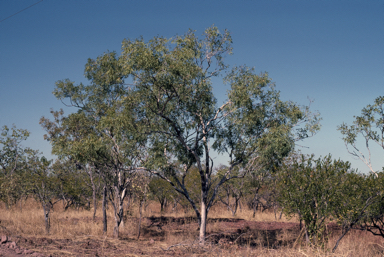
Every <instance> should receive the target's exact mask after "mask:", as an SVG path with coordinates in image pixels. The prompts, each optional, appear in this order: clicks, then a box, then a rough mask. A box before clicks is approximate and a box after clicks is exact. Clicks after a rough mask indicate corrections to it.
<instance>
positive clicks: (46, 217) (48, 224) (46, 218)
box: [41, 202, 51, 234]
mask: <svg viewBox="0 0 384 257" xmlns="http://www.w3.org/2000/svg"><path fill="white" fill-rule="evenodd" d="M41 205H42V206H43V211H44V223H45V233H47V234H49V230H50V228H51V221H50V217H49V212H50V207H49V206H47V205H46V204H45V203H44V202H42V203H41Z"/></svg>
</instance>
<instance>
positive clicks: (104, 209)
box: [102, 185, 107, 234]
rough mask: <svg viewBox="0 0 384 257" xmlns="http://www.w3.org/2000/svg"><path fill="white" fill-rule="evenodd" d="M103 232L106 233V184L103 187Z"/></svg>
mask: <svg viewBox="0 0 384 257" xmlns="http://www.w3.org/2000/svg"><path fill="white" fill-rule="evenodd" d="M102 205H103V207H102V208H103V233H104V234H107V206H106V205H107V186H106V185H105V186H104V187H103V203H102Z"/></svg>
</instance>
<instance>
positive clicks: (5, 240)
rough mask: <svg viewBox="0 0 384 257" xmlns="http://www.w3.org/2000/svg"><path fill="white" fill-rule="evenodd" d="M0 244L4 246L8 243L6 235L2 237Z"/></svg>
mask: <svg viewBox="0 0 384 257" xmlns="http://www.w3.org/2000/svg"><path fill="white" fill-rule="evenodd" d="M0 242H1V244H5V243H6V242H8V237H7V236H6V235H2V236H1V241H0Z"/></svg>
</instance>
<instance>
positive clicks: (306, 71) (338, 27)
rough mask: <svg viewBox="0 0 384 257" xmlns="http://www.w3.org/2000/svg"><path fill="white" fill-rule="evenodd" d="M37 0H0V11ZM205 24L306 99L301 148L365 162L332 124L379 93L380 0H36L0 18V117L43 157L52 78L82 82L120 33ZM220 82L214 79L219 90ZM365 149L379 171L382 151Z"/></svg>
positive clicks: (383, 16) (383, 53) (383, 38)
mask: <svg viewBox="0 0 384 257" xmlns="http://www.w3.org/2000/svg"><path fill="white" fill-rule="evenodd" d="M38 1H39V0H17V1H16V0H0V20H3V19H6V18H7V17H9V16H11V15H13V14H15V13H17V12H19V11H21V10H23V9H24V8H27V7H29V6H31V5H33V4H35V3H37V2H38ZM212 24H215V25H216V26H217V27H218V28H219V29H222V30H223V29H228V30H229V31H231V33H232V37H233V41H234V44H233V47H234V51H233V53H234V54H233V55H232V56H229V57H228V58H227V61H228V63H229V64H231V65H243V64H246V65H248V66H252V67H255V69H256V71H260V72H264V71H267V72H268V73H269V75H270V77H271V78H272V79H273V81H274V82H275V83H276V86H277V89H279V90H280V91H281V96H282V98H283V99H284V100H293V101H295V102H297V103H300V104H308V100H307V97H310V98H311V99H314V100H315V102H314V103H313V104H312V108H313V110H318V111H319V112H320V113H321V115H322V117H323V121H322V129H321V131H320V132H319V133H318V134H317V135H316V136H315V137H313V138H311V139H308V140H306V141H304V142H302V144H303V145H305V146H307V147H309V148H308V149H303V151H304V152H306V153H314V154H315V155H316V156H320V155H321V156H324V155H327V154H328V153H331V154H332V155H333V157H334V158H341V159H343V160H345V161H350V162H352V164H353V167H356V168H359V169H360V170H362V171H366V170H367V168H366V167H365V166H364V164H362V163H361V162H360V161H358V160H354V159H352V158H351V157H350V156H349V155H348V153H347V151H346V149H345V146H344V143H343V141H342V140H341V134H340V133H339V132H338V131H337V130H336V128H337V126H338V125H340V124H341V123H342V122H346V123H349V124H351V123H352V121H353V115H359V114H360V111H361V109H362V108H363V107H365V106H366V105H368V104H370V103H372V102H373V100H374V99H375V98H376V97H377V96H379V95H384V91H383V89H384V88H383V79H384V1H382V0H381V1H376V0H369V1H353V0H348V1H343V0H339V1H327V0H322V1H309V0H292V1H283V0H281V1H274V0H264V1H257V0H254V1H250V0H249V1H225V0H224V1H223V0H217V1H209V0H205V1H176V0H174V1H167V0H162V1H145V0H144V1H139V0H135V1H134V0H131V1H128V0H126V1H123V0H111V1H106V0H105V1H102V0H98V1H97V0H92V1H91V0H65V1H59V0H44V1H42V2H39V3H38V4H36V5H34V6H32V7H30V8H28V9H26V10H24V11H22V12H20V13H18V14H16V15H14V16H12V17H10V18H8V19H6V20H3V21H1V22H0V126H1V127H2V126H3V125H12V124H15V125H16V126H17V127H18V128H25V129H28V130H29V131H31V133H32V134H31V137H30V139H29V140H28V141H27V142H26V143H25V144H24V145H26V146H30V147H32V148H34V149H40V150H41V151H43V152H44V155H46V156H49V157H52V156H51V155H50V145H49V144H48V143H47V142H45V141H44V140H43V134H44V131H43V129H42V128H41V127H40V125H39V119H40V117H41V116H46V117H51V116H50V113H49V111H50V108H53V109H55V110H57V109H59V108H64V106H63V105H62V104H61V102H60V101H58V100H56V99H55V97H54V96H53V95H52V91H53V89H54V85H55V81H57V80H60V79H65V78H69V79H71V80H72V81H76V82H86V80H85V78H84V76H83V74H84V65H85V63H86V61H87V58H96V57H97V56H98V55H101V54H102V53H104V52H106V51H108V50H109V51H117V52H118V53H119V52H120V48H121V42H122V40H123V39H124V38H131V39H134V38H137V37H139V36H141V35H142V36H143V37H144V39H146V40H149V39H151V38H152V37H154V36H157V35H161V36H165V37H172V36H174V35H176V34H184V33H185V32H187V30H188V29H189V28H191V29H194V30H197V34H201V33H202V32H203V31H204V29H205V28H207V27H209V26H211V25H212ZM223 91H224V90H221V85H220V84H215V92H217V93H218V94H219V95H218V96H219V98H220V99H222V98H223V95H220V94H222V92H223ZM64 110H65V111H66V112H67V113H68V112H69V111H71V110H67V109H65V108H64ZM72 111H74V110H72ZM362 148H364V147H363V145H362ZM373 150H374V152H375V154H374V156H373V161H374V168H375V169H376V170H379V169H381V167H383V166H384V163H383V162H384V161H383V160H384V158H382V156H383V153H384V151H383V150H381V149H377V148H375V149H373Z"/></svg>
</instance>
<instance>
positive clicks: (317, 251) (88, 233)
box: [0, 199, 384, 257]
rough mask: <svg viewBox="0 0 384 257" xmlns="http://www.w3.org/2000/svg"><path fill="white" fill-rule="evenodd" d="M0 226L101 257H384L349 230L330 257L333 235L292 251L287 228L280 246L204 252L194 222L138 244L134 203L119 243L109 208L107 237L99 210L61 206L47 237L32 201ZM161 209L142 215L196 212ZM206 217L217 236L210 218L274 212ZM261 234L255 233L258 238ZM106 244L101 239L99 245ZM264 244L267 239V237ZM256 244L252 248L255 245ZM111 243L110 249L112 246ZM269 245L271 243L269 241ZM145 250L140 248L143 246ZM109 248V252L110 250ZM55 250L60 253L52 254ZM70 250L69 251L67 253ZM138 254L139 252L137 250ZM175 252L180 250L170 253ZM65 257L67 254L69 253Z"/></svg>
mask: <svg viewBox="0 0 384 257" xmlns="http://www.w3.org/2000/svg"><path fill="white" fill-rule="evenodd" d="M0 208H1V209H0V210H1V212H0V221H1V223H0V225H1V226H0V228H2V230H3V231H0V232H1V233H4V232H7V233H9V234H12V235H19V236H22V237H36V238H39V237H49V238H51V239H71V240H73V241H74V242H79V244H80V242H82V240H88V241H89V238H94V240H99V242H101V243H99V244H100V248H101V250H100V254H101V255H102V256H109V255H108V254H107V253H108V251H109V250H108V249H107V248H106V249H104V247H103V242H106V243H108V244H109V245H110V247H112V246H113V247H114V248H113V249H117V248H119V247H120V248H121V247H123V248H124V247H128V245H129V247H131V248H132V249H141V250H140V251H142V250H143V249H144V248H145V251H147V252H148V251H149V253H147V254H148V255H163V256H166V255H168V254H170V253H172V254H176V255H181V256H192V255H201V256H292V257H293V256H340V257H341V256H343V257H344V256H345V257H347V256H348V257H352V256H362V257H364V256H367V257H368V256H383V253H384V240H383V238H381V237H375V236H373V235H371V234H370V233H367V232H364V231H352V232H350V233H349V234H348V235H347V236H346V237H345V238H344V239H343V240H342V241H341V243H340V246H339V248H338V249H337V251H336V253H334V254H332V253H331V252H330V249H332V248H333V246H334V244H335V242H336V240H337V236H338V235H336V233H335V234H334V235H331V236H330V239H329V240H328V242H326V244H325V247H322V248H313V247H306V246H305V244H298V245H297V246H296V247H295V248H293V247H292V242H294V241H295V240H296V238H297V233H296V234H295V233H293V232H292V231H289V230H281V231H279V232H278V233H277V236H276V240H278V241H279V242H283V243H282V244H281V246H280V247H275V248H273V247H266V246H265V245H266V242H265V240H266V239H265V237H263V236H262V231H257V232H254V233H256V234H254V235H255V236H254V238H253V239H252V240H253V241H252V242H253V246H251V245H250V244H248V245H247V244H237V242H235V243H233V242H224V243H213V244H208V245H207V247H206V248H205V249H203V250H201V249H199V248H198V247H197V245H196V242H195V241H194V239H195V238H196V236H197V233H198V232H197V230H196V228H197V224H195V223H194V222H192V223H189V224H185V225H178V226H177V227H176V226H175V224H171V223H169V224H168V223H166V224H163V227H161V228H151V229H152V231H155V232H156V229H158V230H159V231H158V232H159V235H158V236H157V237H154V238H155V240H156V241H155V243H153V242H152V243H151V244H150V243H149V241H150V240H151V239H152V238H150V237H149V236H146V233H148V231H149V230H145V229H143V231H142V235H143V237H142V238H141V239H140V240H136V236H137V233H138V227H137V225H138V222H137V221H138V219H137V218H138V207H137V206H136V205H133V206H131V208H130V211H129V212H128V213H127V214H128V215H127V217H128V218H127V219H126V220H125V222H124V225H123V226H122V227H121V228H120V233H121V235H122V237H121V240H115V239H112V231H113V226H114V220H113V213H112V208H109V210H108V222H109V223H108V234H107V236H106V237H105V236H103V232H102V221H101V218H100V217H101V210H100V209H98V213H97V217H98V218H97V219H96V221H95V222H94V221H93V220H92V210H83V209H80V210H73V209H70V210H67V211H64V210H63V208H62V206H61V205H60V204H57V205H56V206H55V208H54V211H53V212H52V214H51V233H50V235H46V234H45V230H44V220H43V210H42V209H41V207H40V205H39V204H37V203H36V202H34V201H33V200H32V199H30V200H28V201H27V202H26V203H24V204H23V206H22V210H20V206H19V205H17V206H15V207H13V208H11V209H9V210H6V209H5V208H4V206H1V207H0ZM159 209H160V207H159V205H158V204H157V203H155V202H150V203H149V204H148V206H147V207H146V209H145V211H144V212H143V216H144V217H161V216H163V215H164V216H167V217H173V218H188V217H194V212H193V211H190V212H187V213H184V211H183V210H179V211H178V212H177V213H176V212H170V211H167V212H165V213H160V212H159ZM209 218H211V219H212V220H211V221H210V223H209V224H208V227H207V232H208V233H209V234H214V233H218V232H221V231H224V230H225V228H223V227H222V226H223V225H222V223H221V222H220V221H217V220H214V219H219V218H221V219H223V218H225V219H233V218H237V219H244V220H247V221H263V222H275V221H276V219H275V214H274V213H273V212H264V213H261V212H258V213H257V214H256V216H255V217H253V212H252V211H251V210H247V208H243V209H241V210H239V211H238V213H237V215H236V217H233V216H232V215H231V212H229V211H228V210H227V209H226V208H225V207H224V206H220V205H218V206H215V207H214V208H213V209H211V211H210V213H209ZM277 221H279V222H280V221H281V222H287V221H289V222H296V220H295V219H290V220H289V219H287V218H286V217H284V216H283V217H282V219H281V220H277ZM148 226H149V224H146V223H145V222H144V223H143V227H148ZM257 233H259V234H257ZM103 240H104V241H103ZM267 240H268V239H267ZM180 243H182V246H180V247H179V246H177V247H174V248H172V249H170V250H169V251H163V250H161V248H163V249H165V248H168V247H169V246H172V245H176V244H180ZM255 244H256V247H255V246H254V245H255ZM111 245H112V246H111ZM267 245H269V243H267ZM143 247H144V248H143ZM109 249H111V248H109ZM52 251H59V250H52ZM67 251H69V250H67ZM138 251H139V250H138ZM174 251H179V252H176V253H175V252H174ZM59 252H60V253H57V254H56V255H58V256H65V255H67V254H66V252H65V251H64V250H62V251H59ZM68 255H69V254H68Z"/></svg>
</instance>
